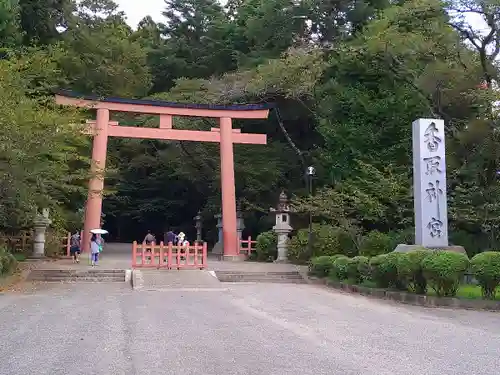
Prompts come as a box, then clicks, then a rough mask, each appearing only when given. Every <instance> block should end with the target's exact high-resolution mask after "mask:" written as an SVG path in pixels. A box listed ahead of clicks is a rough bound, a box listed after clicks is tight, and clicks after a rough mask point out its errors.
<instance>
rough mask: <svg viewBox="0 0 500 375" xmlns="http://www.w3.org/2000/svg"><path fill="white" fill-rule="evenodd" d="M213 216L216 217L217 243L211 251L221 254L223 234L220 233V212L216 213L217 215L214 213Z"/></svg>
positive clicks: (222, 250)
mask: <svg viewBox="0 0 500 375" xmlns="http://www.w3.org/2000/svg"><path fill="white" fill-rule="evenodd" d="M215 218H216V219H217V243H216V244H215V245H214V248H213V249H212V253H213V254H220V255H222V254H223V252H224V247H223V245H224V243H223V237H224V236H223V235H222V213H218V214H217V215H215Z"/></svg>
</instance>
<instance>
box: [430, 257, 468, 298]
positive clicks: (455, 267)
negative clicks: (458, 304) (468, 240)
mask: <svg viewBox="0 0 500 375" xmlns="http://www.w3.org/2000/svg"><path fill="white" fill-rule="evenodd" d="M468 267H469V259H468V258H467V255H465V254H461V253H456V252H451V251H435V252H432V253H431V254H429V255H428V256H426V257H425V258H424V259H423V261H422V271H423V275H424V277H425V279H426V280H427V283H428V284H429V285H430V286H431V287H432V289H434V291H435V292H436V294H437V295H438V296H440V297H441V296H446V297H453V296H455V294H456V292H457V289H458V287H459V285H460V282H461V280H462V277H463V275H464V273H465V271H466V270H467V268H468Z"/></svg>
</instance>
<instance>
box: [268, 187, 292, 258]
mask: <svg viewBox="0 0 500 375" xmlns="http://www.w3.org/2000/svg"><path fill="white" fill-rule="evenodd" d="M270 211H271V212H274V214H275V215H276V224H275V225H274V226H273V231H274V232H275V233H276V235H277V236H278V244H277V251H278V256H277V258H276V260H275V262H276V263H286V262H288V234H289V233H290V232H291V231H292V229H293V228H292V227H291V226H290V207H289V205H288V198H287V196H286V194H285V192H284V191H282V192H281V194H280V198H279V203H278V206H277V208H276V209H274V208H271V210H270Z"/></svg>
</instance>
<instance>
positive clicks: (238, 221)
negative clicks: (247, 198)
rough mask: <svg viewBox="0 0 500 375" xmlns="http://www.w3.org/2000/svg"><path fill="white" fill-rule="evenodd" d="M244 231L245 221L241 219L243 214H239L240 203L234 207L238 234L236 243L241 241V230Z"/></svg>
mask: <svg viewBox="0 0 500 375" xmlns="http://www.w3.org/2000/svg"><path fill="white" fill-rule="evenodd" d="M244 229H245V220H244V219H243V213H242V212H241V203H240V202H238V204H237V206H236V231H237V233H238V241H240V243H241V240H242V238H241V237H242V235H243V230H244Z"/></svg>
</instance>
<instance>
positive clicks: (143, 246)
mask: <svg viewBox="0 0 500 375" xmlns="http://www.w3.org/2000/svg"><path fill="white" fill-rule="evenodd" d="M145 252H146V243H145V242H143V243H142V245H141V262H142V264H141V266H143V267H144V265H145V264H146V254H144V253H145Z"/></svg>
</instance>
